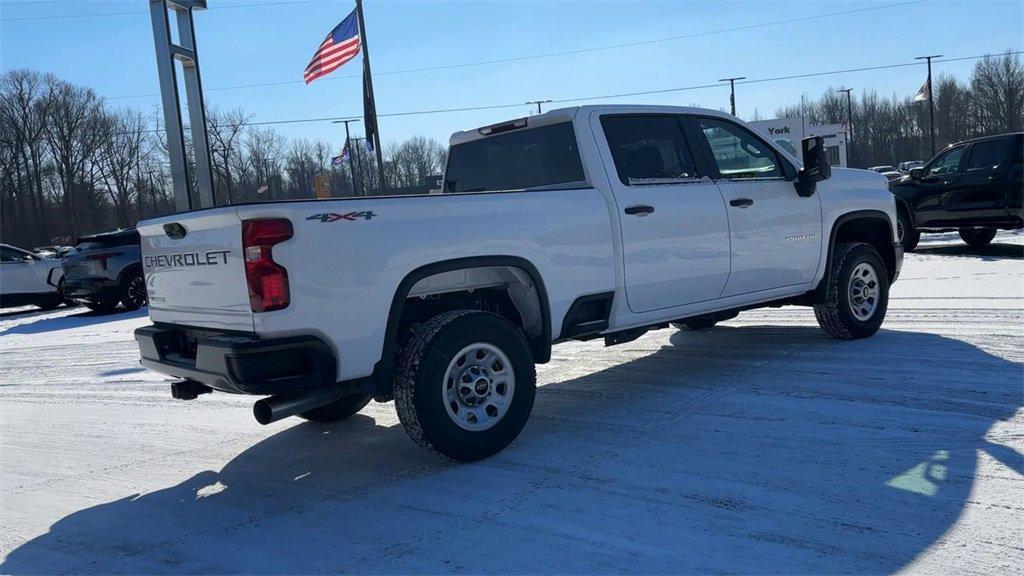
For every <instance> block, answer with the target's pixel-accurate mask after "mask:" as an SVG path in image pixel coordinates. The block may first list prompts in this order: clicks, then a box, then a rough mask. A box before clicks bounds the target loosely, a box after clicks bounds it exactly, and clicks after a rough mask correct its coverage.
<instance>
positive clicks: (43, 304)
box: [36, 279, 64, 310]
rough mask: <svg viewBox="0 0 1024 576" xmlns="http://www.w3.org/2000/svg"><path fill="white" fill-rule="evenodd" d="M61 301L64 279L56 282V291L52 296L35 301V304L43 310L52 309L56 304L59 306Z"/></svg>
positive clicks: (62, 299) (62, 300)
mask: <svg viewBox="0 0 1024 576" xmlns="http://www.w3.org/2000/svg"><path fill="white" fill-rule="evenodd" d="M62 302H64V280H63V279H62V280H61V281H60V282H58V283H57V292H56V293H54V294H53V295H52V296H49V297H47V298H44V299H42V300H40V301H38V302H36V306H38V307H39V308H42V309H43V310H53V309H55V308H57V307H58V306H60V305H61V303H62Z"/></svg>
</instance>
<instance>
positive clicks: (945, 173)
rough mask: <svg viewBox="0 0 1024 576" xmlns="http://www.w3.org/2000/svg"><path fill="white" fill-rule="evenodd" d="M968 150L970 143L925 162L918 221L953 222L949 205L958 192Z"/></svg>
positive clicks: (916, 207) (917, 203)
mask: <svg viewBox="0 0 1024 576" xmlns="http://www.w3.org/2000/svg"><path fill="white" fill-rule="evenodd" d="M966 150H967V146H957V147H955V148H950V149H948V150H946V151H945V152H941V153H939V155H938V156H936V157H935V158H933V159H932V160H930V161H929V162H928V164H927V165H925V167H924V169H923V171H922V174H921V179H920V180H918V181H917V184H918V186H919V193H918V194H917V198H916V199H915V201H914V206H913V208H914V220H915V222H914V224H915V225H917V226H922V227H929V226H948V225H949V222H950V219H951V216H950V212H949V208H950V206H951V205H952V204H951V202H952V200H953V198H954V197H955V196H956V195H957V179H958V177H959V175H960V164H961V162H962V160H963V158H964V152H965V151H966Z"/></svg>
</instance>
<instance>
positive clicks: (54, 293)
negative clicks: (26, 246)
mask: <svg viewBox="0 0 1024 576" xmlns="http://www.w3.org/2000/svg"><path fill="white" fill-rule="evenodd" d="M63 281H64V271H63V270H62V269H61V267H60V260H53V259H50V258H43V257H41V256H38V255H36V254H33V253H32V252H29V251H28V250H22V249H21V248H15V247H14V246H11V245H9V244H0V307H2V308H11V307H14V306H28V305H35V306H38V307H40V308H42V309H44V310H50V309H53V308H56V307H57V306H60V303H61V302H63V301H64V296H63V293H62V289H61V285H62V283H63Z"/></svg>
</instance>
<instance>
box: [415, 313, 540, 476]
mask: <svg viewBox="0 0 1024 576" xmlns="http://www.w3.org/2000/svg"><path fill="white" fill-rule="evenodd" d="M478 344H483V345H486V346H490V347H493V348H495V349H497V350H498V351H500V352H501V353H502V354H503V355H504V356H505V357H506V358H507V359H508V361H509V364H510V365H511V374H512V376H513V377H514V381H513V386H512V387H511V400H508V403H507V408H505V412H504V413H503V414H500V413H498V410H499V409H497V408H495V410H494V412H495V413H498V414H500V415H498V416H496V417H495V419H494V421H493V423H492V424H491V426H490V427H489V428H487V429H484V430H475V431H474V430H468V429H466V428H464V427H463V426H464V425H462V424H457V423H456V421H455V419H456V418H458V416H449V410H452V411H453V413H455V414H458V413H459V410H462V411H463V412H462V413H466V414H470V413H471V412H472V410H473V408H469V409H467V408H464V407H460V406H464V405H462V404H460V401H459V400H457V399H452V398H451V396H449V395H459V394H460V392H459V391H460V390H472V388H471V387H467V386H462V387H460V386H456V382H455V378H452V379H450V380H449V381H448V382H446V381H445V380H446V378H445V374H446V372H447V371H448V367H449V365H450V364H451V365H452V366H453V367H454V368H455V369H458V370H460V371H461V372H462V374H463V376H465V375H466V374H467V371H468V370H472V369H473V368H474V366H473V362H472V360H467V358H468V357H469V356H470V354H471V353H472V352H469V353H463V354H462V355H461V356H459V354H460V353H462V352H463V351H464V350H466V349H467V348H472V347H473V346H475V345H478ZM460 359H462V360H463V362H464V363H465V364H462V363H459V360H460ZM495 365H499V367H500V363H499V364H495ZM460 367H461V368H460ZM507 369H508V367H503V369H497V371H498V372H503V371H507ZM506 379H507V376H506ZM461 382H472V380H461ZM477 382H478V383H479V382H480V381H479V380H478V381H477ZM536 385H537V374H536V371H535V368H534V364H533V356H532V355H531V353H530V346H529V344H528V343H527V341H526V338H525V337H524V336H523V333H522V331H521V330H519V328H517V327H516V326H514V325H513V324H512V323H510V322H509V321H508V320H505V319H504V318H502V317H501V316H498V315H497V314H492V313H490V312H479V311H475V310H453V311H451V312H445V313H443V314H439V315H437V316H435V317H433V318H431V319H430V320H428V321H426V322H424V323H423V324H422V325H420V326H419V327H418V328H416V329H414V330H413V331H412V332H411V333H410V334H409V336H408V338H406V340H405V342H404V343H403V345H402V346H401V348H400V350H399V352H398V358H397V366H396V373H395V408H396V409H397V410H398V419H399V420H400V421H401V422H402V426H404V427H405V431H406V432H407V433H408V434H409V436H410V437H411V438H412V439H413V441H415V442H416V443H417V444H419V445H420V446H422V447H424V448H427V449H428V450H433V451H435V452H438V453H440V454H442V455H444V456H446V457H448V458H451V459H452V460H457V461H460V462H472V461H474V460H480V459H483V458H487V457H488V456H491V455H493V454H496V453H498V452H500V451H501V450H502V449H504V448H505V447H506V446H508V445H509V444H510V443H512V441H513V440H515V439H516V437H517V436H519V433H520V432H521V431H522V430H523V427H524V426H526V421H527V420H528V419H529V418H530V412H531V411H532V410H533V400H534V397H535V396H536ZM501 386H502V384H501V380H500V378H498V377H495V378H494V380H493V382H491V381H490V380H489V381H488V383H487V385H486V386H485V388H493V390H494V392H488V398H489V397H490V394H491V393H493V394H499V392H498V391H499V390H500V388H501ZM506 390H509V388H506ZM496 398H497V396H496ZM481 406H483V411H485V412H487V414H490V410H491V409H492V408H493V407H494V405H493V404H489V403H488V401H487V400H483V401H482V403H481V404H478V405H477V406H476V408H477V409H479V408H480V407H481ZM449 407H451V408H449ZM476 422H477V421H476V420H475V419H473V420H470V421H469V423H468V424H465V425H471V424H472V425H475V423H476Z"/></svg>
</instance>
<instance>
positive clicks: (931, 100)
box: [914, 54, 942, 156]
mask: <svg viewBox="0 0 1024 576" xmlns="http://www.w3.org/2000/svg"><path fill="white" fill-rule="evenodd" d="M932 58H942V54H932V55H931V56H918V57H917V58H914V60H927V61H928V120H929V121H928V123H929V124H930V128H931V133H932V156H935V93H934V92H932Z"/></svg>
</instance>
